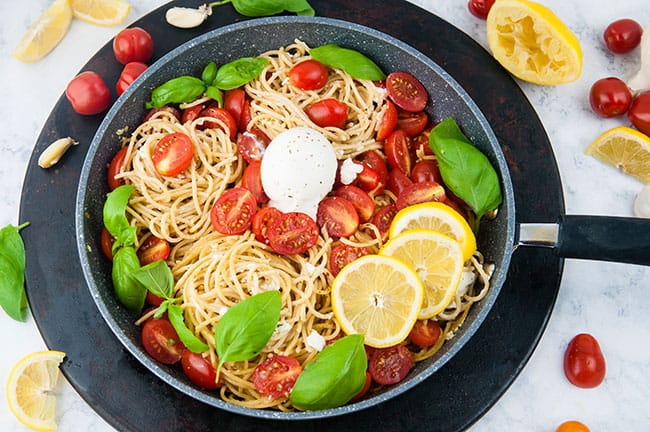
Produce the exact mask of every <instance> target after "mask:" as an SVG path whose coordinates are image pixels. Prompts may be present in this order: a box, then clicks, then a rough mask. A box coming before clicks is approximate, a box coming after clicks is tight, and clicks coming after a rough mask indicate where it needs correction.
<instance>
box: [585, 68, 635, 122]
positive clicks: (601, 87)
mask: <svg viewBox="0 0 650 432" xmlns="http://www.w3.org/2000/svg"><path fill="white" fill-rule="evenodd" d="M631 103H632V93H631V92H630V89H629V88H628V86H627V84H625V83H624V82H623V81H622V80H620V79H619V78H616V77H608V78H601V79H599V80H598V81H596V82H595V83H594V84H593V85H592V86H591V90H590V91H589V104H590V105H591V109H592V110H594V112H595V113H596V114H598V115H599V116H601V117H616V116H619V115H623V114H625V112H626V111H627V110H628V108H629V107H630V104H631Z"/></svg>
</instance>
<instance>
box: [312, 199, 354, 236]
mask: <svg viewBox="0 0 650 432" xmlns="http://www.w3.org/2000/svg"><path fill="white" fill-rule="evenodd" d="M316 221H317V222H318V225H319V226H320V227H324V228H325V229H326V230H327V232H328V234H329V235H330V236H332V237H349V236H351V235H352V234H354V233H355V232H357V228H358V227H359V215H358V214H357V210H356V209H355V208H354V205H353V204H352V203H351V202H350V201H348V200H346V199H345V198H341V197H336V196H331V197H327V198H325V199H323V200H322V201H321V202H320V204H319V205H318V211H317V213H316Z"/></svg>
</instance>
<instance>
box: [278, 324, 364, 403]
mask: <svg viewBox="0 0 650 432" xmlns="http://www.w3.org/2000/svg"><path fill="white" fill-rule="evenodd" d="M367 367H368V359H367V356H366V351H365V349H364V347H363V335H359V334H354V335H349V336H345V337H343V338H341V339H339V340H337V341H336V342H334V343H333V344H331V345H329V346H327V347H325V349H323V351H321V352H320V353H319V354H318V356H317V357H316V359H315V360H314V361H313V362H311V363H308V364H307V365H306V366H305V369H304V370H303V371H302V373H301V374H300V375H299V376H298V380H297V381H296V384H295V385H294V386H293V390H291V394H290V396H289V399H290V400H291V403H293V404H294V405H295V406H297V407H299V408H302V409H305V410H322V409H329V408H335V407H338V406H341V405H343V404H345V403H347V402H348V401H349V400H350V399H352V398H353V397H354V396H355V395H356V394H357V393H359V391H361V388H362V387H363V385H364V384H365V382H366V368H367Z"/></svg>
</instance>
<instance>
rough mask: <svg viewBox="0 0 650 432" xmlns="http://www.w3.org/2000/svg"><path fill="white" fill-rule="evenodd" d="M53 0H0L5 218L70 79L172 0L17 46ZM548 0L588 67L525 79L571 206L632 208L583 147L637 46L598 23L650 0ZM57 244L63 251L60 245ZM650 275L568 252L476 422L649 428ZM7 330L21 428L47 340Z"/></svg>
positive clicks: (0, 209)
mask: <svg viewBox="0 0 650 432" xmlns="http://www.w3.org/2000/svg"><path fill="white" fill-rule="evenodd" d="M411 1H413V2H414V3H416V4H418V5H420V6H422V7H423V8H425V9H427V10H429V11H431V12H433V13H435V14H437V15H439V16H441V17H442V18H444V19H445V20H447V21H448V22H450V23H452V24H453V25H455V26H456V27H458V28H460V29H461V30H463V31H464V32H465V33H467V34H468V35H470V36H471V37H472V38H474V39H475V40H476V41H477V42H478V43H479V44H481V45H482V46H483V47H487V42H486V40H487V39H486V35H485V23H484V22H483V21H481V20H478V19H476V18H475V17H474V16H472V15H471V14H470V13H469V12H468V10H467V2H466V0H453V1H450V0H448V1H434V0H411ZM49 3H50V0H28V1H19V2H13V1H12V2H9V1H2V2H0V58H1V60H0V64H1V66H0V100H2V101H3V106H4V108H3V110H2V114H1V117H0V122H1V124H2V133H1V134H0V154H1V155H2V157H0V178H1V179H2V183H1V184H0V226H4V225H6V224H9V223H11V224H14V225H18V222H19V221H18V209H19V204H20V195H21V187H22V182H23V177H24V174H25V170H26V166H27V163H28V161H29V157H30V155H31V152H32V148H33V145H34V143H35V142H36V139H37V137H38V134H39V132H40V129H41V127H42V126H43V124H44V122H45V120H46V119H47V117H48V114H49V112H50V110H51V109H52V107H53V106H54V104H55V103H56V101H57V100H58V98H59V97H60V95H61V94H62V93H63V92H64V90H65V86H66V84H67V83H68V81H69V80H70V79H71V78H72V77H73V76H74V75H75V74H76V73H77V72H78V71H79V70H80V68H81V67H82V66H83V65H84V64H85V62H86V61H87V60H88V59H89V58H90V57H91V56H92V55H93V54H94V53H95V52H96V51H97V50H98V49H99V48H101V47H102V46H103V45H104V44H105V43H106V42H107V41H109V40H111V38H112V37H113V36H114V35H115V34H116V33H117V32H118V31H119V30H120V29H121V28H122V27H125V26H126V25H128V24H129V23H131V22H133V21H135V20H136V19H138V18H139V17H140V16H142V15H144V14H146V13H147V12H149V11H151V10H153V9H154V8H157V7H158V6H160V5H162V4H164V3H166V0H137V1H132V2H131V4H132V10H131V13H130V15H129V17H128V19H127V21H126V22H125V23H124V24H123V25H121V26H119V27H95V26H92V25H89V24H86V23H83V22H80V21H76V20H75V21H73V23H72V26H71V28H70V31H69V33H68V35H67V36H66V37H65V39H64V40H63V41H62V42H61V44H60V45H59V46H58V47H57V48H56V49H55V51H54V52H53V53H51V54H50V55H49V56H48V57H46V58H45V59H44V60H42V61H41V62H38V63H35V64H22V63H20V62H18V61H17V60H15V59H13V58H12V57H11V56H10V53H11V51H12V50H13V48H14V47H15V46H16V44H17V43H18V41H19V40H20V38H21V35H22V34H23V33H24V32H25V31H26V29H27V28H28V26H29V24H30V23H31V22H32V21H34V20H35V19H36V17H37V16H38V15H39V14H40V13H41V11H43V10H44V9H45V8H46V7H47V5H48V4H49ZM199 3H200V2H197V4H199ZM380 3H381V2H378V4H380ZM543 3H545V4H546V5H548V6H550V7H551V8H552V9H553V10H554V11H555V12H556V14H558V15H559V16H560V17H561V18H562V19H563V20H564V21H565V22H566V23H567V24H568V26H569V27H570V28H571V29H572V30H573V31H574V32H575V33H576V34H577V35H578V37H579V39H580V41H581V44H582V49H583V54H584V69H583V73H582V76H581V78H580V79H579V80H578V81H577V82H575V83H572V84H566V85H562V86H559V87H541V86H536V85H530V84H527V83H523V82H519V84H520V86H521V87H522V89H523V90H524V92H525V93H526V95H527V97H528V98H529V99H530V101H531V103H532V105H533V106H534V107H535V109H536V111H537V113H538V114H539V117H540V118H541V121H542V123H543V124H544V126H545V128H546V130H547V133H548V135H549V137H550V140H551V142H552V145H553V149H554V152H555V155H556V158H557V161H558V164H559V170H560V174H561V177H562V181H563V187H564V194H565V201H566V210H567V213H568V214H593V215H620V216H631V215H632V204H633V201H634V198H635V196H636V194H637V193H638V192H639V191H640V190H641V187H642V185H641V183H640V182H638V181H637V180H634V179H632V178H629V177H627V176H625V175H624V174H622V173H620V172H617V171H616V170H614V169H612V168H610V167H608V166H605V165H603V164H601V163H600V162H598V161H596V160H595V159H593V158H591V157H590V156H586V155H585V154H584V150H585V148H586V147H587V146H588V145H589V143H591V141H592V140H593V139H594V138H595V137H596V136H598V135H599V134H600V133H601V132H603V131H605V130H606V129H609V128H610V127H613V126H616V125H620V124H625V123H626V119H625V118H622V119H620V118H619V119H609V120H604V119H600V118H597V117H596V116H595V115H594V114H593V113H592V112H591V110H590V107H589V103H588V99H587V95H588V91H589V88H590V86H591V84H592V83H593V82H594V81H596V80H597V79H599V78H602V77H605V76H619V77H621V78H628V77H629V76H630V75H631V74H632V73H633V72H634V71H636V69H637V68H638V64H639V50H638V48H637V49H636V50H634V51H633V52H631V53H629V54H626V55H613V54H611V53H609V52H608V51H607V49H606V48H605V46H604V44H603V42H602V32H603V30H604V29H605V27H606V26H607V24H609V23H610V22H611V21H614V20H616V19H618V18H625V17H630V18H634V19H636V20H637V21H638V22H639V23H640V24H641V25H642V26H644V27H645V26H646V25H647V24H649V23H650V8H648V5H647V0H622V1H619V2H616V3H613V2H611V1H607V0H591V1H573V2H568V1H565V0H546V1H543ZM405 25H408V23H405ZM540 181H544V179H541V178H540ZM44 211H46V209H44ZM52 247H53V252H54V251H56V245H52ZM27 253H29V251H28V252H27ZM649 287H650V268H646V267H642V266H634V265H624V264H616V263H603V262H590V261H581V260H567V261H566V263H565V267H564V274H563V277H562V283H561V288H560V292H559V296H558V298H557V303H556V305H555V308H554V310H553V314H552V316H551V319H550V322H549V324H548V327H547V329H546V332H545V333H544V336H543V337H542V339H541V341H540V344H539V345H538V347H537V349H536V351H535V352H534V354H533V356H532V358H531V359H530V361H529V362H528V363H527V365H526V367H525V368H524V370H523V372H522V373H521V374H520V376H519V377H518V378H517V380H516V381H515V382H514V384H513V385H512V386H511V387H510V389H509V390H508V391H507V392H506V393H505V395H504V396H503V397H502V398H500V400H499V401H498V402H497V403H496V404H495V406H494V407H493V408H492V409H491V410H490V411H489V412H488V413H487V414H486V415H485V416H484V417H482V418H481V419H480V420H479V421H478V422H476V424H475V425H474V426H472V427H471V429H470V430H471V431H472V432H483V431H496V430H524V431H532V432H549V431H554V430H555V428H556V427H557V426H558V425H559V424H560V423H561V422H563V421H565V420H569V419H577V420H581V421H582V422H584V423H585V424H587V425H588V426H589V427H590V428H591V430H592V431H594V432H595V431H614V430H625V431H630V432H632V431H647V430H648V429H649V427H650V409H649V408H650V344H648V341H650V319H648V316H650V300H649V298H650V297H648V295H647V290H648V289H649ZM581 332H588V333H591V334H593V335H594V336H595V337H596V338H597V339H598V340H599V342H600V344H601V347H602V349H603V351H604V354H605V356H606V360H607V376H606V378H605V381H604V382H603V383H602V384H601V385H600V386H599V387H597V388H595V389H590V390H585V389H579V388H577V387H574V386H573V385H571V384H569V382H568V381H567V379H566V378H565V376H564V373H563V369H562V359H563V354H564V349H565V347H566V344H567V343H568V341H569V340H570V339H571V338H572V337H573V336H574V335H576V334H578V333H581ZM0 333H1V334H3V335H4V336H3V341H2V355H1V356H0V381H2V386H1V388H2V390H0V392H1V393H2V399H3V401H2V402H0V430H3V431H22V430H26V428H24V427H23V426H22V425H21V424H20V423H18V421H17V420H16V419H15V418H14V417H13V416H12V414H11V413H10V412H9V409H8V407H7V404H6V402H5V401H4V399H5V395H4V388H5V385H4V383H5V382H6V380H7V377H8V374H9V370H10V369H11V367H12V366H13V365H14V364H15V363H16V362H17V361H18V360H19V359H20V358H22V357H23V356H24V355H26V354H28V353H30V352H32V351H36V350H41V349H45V348H46V347H45V344H44V342H43V340H42V338H41V336H40V334H39V332H38V330H37V328H36V325H35V323H34V320H33V318H32V317H31V316H30V317H29V318H28V320H27V322H26V323H21V322H15V321H13V320H11V319H10V318H9V317H8V316H7V315H5V314H4V313H0ZM51 348H56V347H51ZM450 403H453V402H451V401H450ZM57 409H58V414H57V417H58V422H59V430H61V431H81V430H94V431H111V430H113V429H112V428H111V427H110V426H109V425H108V424H107V423H106V422H105V421H103V420H102V419H101V418H100V417H99V416H98V415H97V414H96V413H94V411H93V410H92V409H91V408H90V407H89V406H88V405H87V404H86V403H85V402H84V401H83V400H82V399H81V397H80V396H79V395H77V394H76V392H75V391H74V389H73V388H72V387H71V386H70V385H69V384H68V383H67V382H66V381H65V379H62V383H61V384H60V397H59V400H58V408H57Z"/></svg>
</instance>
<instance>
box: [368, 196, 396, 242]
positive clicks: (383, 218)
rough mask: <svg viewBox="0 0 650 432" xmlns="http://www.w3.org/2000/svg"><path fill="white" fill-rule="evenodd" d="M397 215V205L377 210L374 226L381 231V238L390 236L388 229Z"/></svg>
mask: <svg viewBox="0 0 650 432" xmlns="http://www.w3.org/2000/svg"><path fill="white" fill-rule="evenodd" d="M396 214H397V207H396V206H395V204H388V205H386V206H384V207H382V208H380V209H379V210H377V213H375V215H374V216H373V217H372V224H373V225H374V226H376V227H377V229H378V230H379V234H380V235H381V238H386V236H387V235H388V229H389V228H390V224H391V223H392V222H393V218H394V217H395V215H396Z"/></svg>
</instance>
